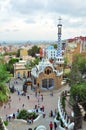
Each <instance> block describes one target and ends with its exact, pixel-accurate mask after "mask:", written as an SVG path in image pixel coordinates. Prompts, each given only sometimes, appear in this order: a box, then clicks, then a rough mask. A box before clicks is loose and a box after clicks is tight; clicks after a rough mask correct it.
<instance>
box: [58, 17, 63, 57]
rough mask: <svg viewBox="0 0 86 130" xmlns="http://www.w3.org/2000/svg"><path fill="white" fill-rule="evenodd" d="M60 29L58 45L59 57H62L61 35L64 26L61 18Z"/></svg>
mask: <svg viewBox="0 0 86 130" xmlns="http://www.w3.org/2000/svg"><path fill="white" fill-rule="evenodd" d="M58 20H59V23H58V25H57V27H58V43H57V57H62V43H61V34H62V24H61V20H62V19H61V17H59V19H58Z"/></svg>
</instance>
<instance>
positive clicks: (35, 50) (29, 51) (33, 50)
mask: <svg viewBox="0 0 86 130" xmlns="http://www.w3.org/2000/svg"><path fill="white" fill-rule="evenodd" d="M39 50H40V47H37V46H36V45H34V46H33V47H32V48H31V49H29V50H28V54H29V55H31V56H33V57H35V54H37V53H39Z"/></svg>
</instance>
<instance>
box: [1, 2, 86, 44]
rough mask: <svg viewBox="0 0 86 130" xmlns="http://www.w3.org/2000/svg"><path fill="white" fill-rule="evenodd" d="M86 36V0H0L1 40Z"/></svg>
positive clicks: (55, 38)
mask: <svg viewBox="0 0 86 130" xmlns="http://www.w3.org/2000/svg"><path fill="white" fill-rule="evenodd" d="M59 17H61V19H62V21H61V22H62V40H64V39H68V38H73V37H77V36H86V0H0V40H2V41H5V40H10V41H17V40H27V41H28V40H33V41H34V40H49V41H52V40H54V41H56V40H57V39H58V36H57V32H58V28H57V25H58V19H59Z"/></svg>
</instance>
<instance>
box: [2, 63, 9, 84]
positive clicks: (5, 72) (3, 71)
mask: <svg viewBox="0 0 86 130" xmlns="http://www.w3.org/2000/svg"><path fill="white" fill-rule="evenodd" d="M8 77H9V73H8V72H7V71H6V67H5V65H4V64H0V82H5V81H6V80H7V79H8Z"/></svg>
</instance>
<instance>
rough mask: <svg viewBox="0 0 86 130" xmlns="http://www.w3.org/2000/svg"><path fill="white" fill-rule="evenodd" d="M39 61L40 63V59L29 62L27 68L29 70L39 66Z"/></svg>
mask: <svg viewBox="0 0 86 130" xmlns="http://www.w3.org/2000/svg"><path fill="white" fill-rule="evenodd" d="M39 61H40V58H38V57H37V58H35V60H33V61H32V60H31V61H27V64H26V68H27V69H31V68H32V67H34V66H35V65H38V63H39Z"/></svg>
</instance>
